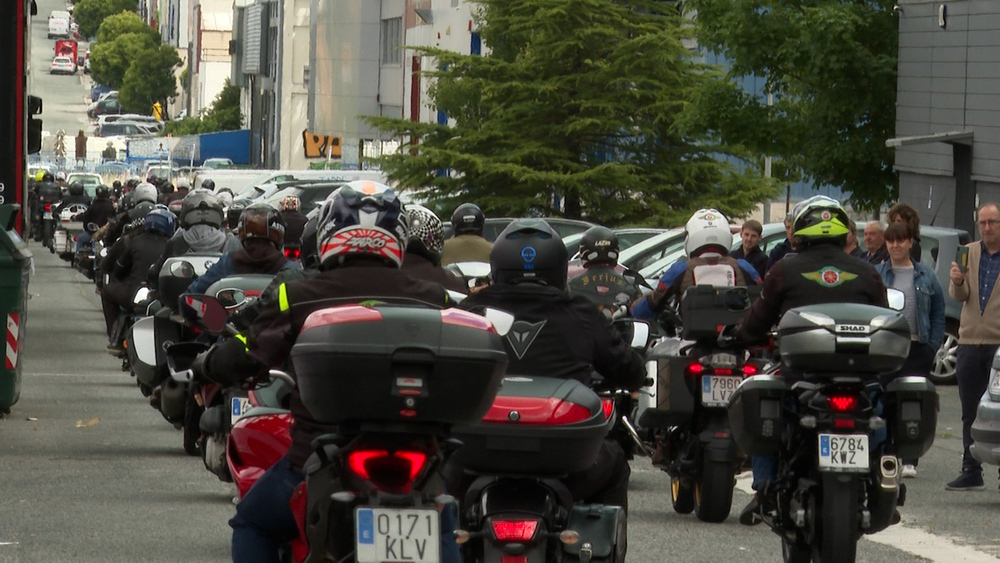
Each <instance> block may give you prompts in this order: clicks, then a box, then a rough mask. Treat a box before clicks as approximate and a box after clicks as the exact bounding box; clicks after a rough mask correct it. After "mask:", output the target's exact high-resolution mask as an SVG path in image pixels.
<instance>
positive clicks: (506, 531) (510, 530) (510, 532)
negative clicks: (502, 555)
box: [490, 520, 538, 542]
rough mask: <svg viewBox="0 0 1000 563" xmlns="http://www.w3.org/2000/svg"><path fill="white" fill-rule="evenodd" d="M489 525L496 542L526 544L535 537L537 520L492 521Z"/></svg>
mask: <svg viewBox="0 0 1000 563" xmlns="http://www.w3.org/2000/svg"><path fill="white" fill-rule="evenodd" d="M490 525H491V526H492V527H493V535H494V536H496V538H497V541H509V542H527V541H531V538H533V537H535V530H537V529H538V520H493V521H492V522H490Z"/></svg>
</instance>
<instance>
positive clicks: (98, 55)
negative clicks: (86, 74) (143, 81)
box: [90, 33, 158, 90]
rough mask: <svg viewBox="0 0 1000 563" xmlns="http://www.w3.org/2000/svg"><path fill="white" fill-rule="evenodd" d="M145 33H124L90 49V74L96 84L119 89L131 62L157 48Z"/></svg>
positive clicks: (155, 43) (155, 42) (154, 42)
mask: <svg viewBox="0 0 1000 563" xmlns="http://www.w3.org/2000/svg"><path fill="white" fill-rule="evenodd" d="M157 44H158V42H157V41H154V40H153V39H152V38H150V36H149V35H148V34H146V33H126V34H124V35H120V36H118V37H116V38H115V39H114V40H112V41H101V42H99V43H97V44H96V45H94V47H93V49H91V51H90V74H91V76H92V77H93V79H94V81H95V82H97V83H98V84H105V85H107V86H110V87H111V88H113V89H115V90H121V88H122V85H123V83H124V80H125V73H126V72H127V71H128V69H129V68H130V67H131V66H132V63H133V62H134V61H136V60H138V59H139V58H141V57H142V56H144V55H145V54H146V53H148V52H152V51H153V50H155V49H156V48H157Z"/></svg>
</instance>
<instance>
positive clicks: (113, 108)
mask: <svg viewBox="0 0 1000 563" xmlns="http://www.w3.org/2000/svg"><path fill="white" fill-rule="evenodd" d="M122 111H123V110H122V105H121V104H120V103H118V100H117V99H115V100H112V99H104V100H98V101H97V102H94V103H93V104H91V107H90V109H88V110H87V116H88V117H90V118H91V119H97V118H98V117H100V116H102V115H107V114H111V113H122ZM99 136H102V137H103V136H106V135H99Z"/></svg>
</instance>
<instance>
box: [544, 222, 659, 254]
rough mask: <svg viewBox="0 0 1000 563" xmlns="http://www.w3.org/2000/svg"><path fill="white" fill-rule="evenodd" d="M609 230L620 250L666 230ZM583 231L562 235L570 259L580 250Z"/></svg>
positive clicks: (621, 228)
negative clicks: (616, 239) (612, 233)
mask: <svg viewBox="0 0 1000 563" xmlns="http://www.w3.org/2000/svg"><path fill="white" fill-rule="evenodd" d="M611 231H612V232H614V233H615V235H617V236H618V251H619V252H621V251H623V250H625V249H626V248H630V247H632V246H633V245H635V244H636V243H639V242H642V241H644V240H646V239H648V238H650V237H653V236H656V235H659V234H663V233H665V232H667V229H658V228H656V227H618V228H614V229H611ZM584 232H586V231H583V232H580V233H574V234H571V235H569V236H566V237H563V244H565V245H566V250H568V251H569V255H570V260H575V259H578V258H579V256H577V254H578V253H579V252H580V239H582V238H583V233H584Z"/></svg>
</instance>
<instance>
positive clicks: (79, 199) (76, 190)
mask: <svg viewBox="0 0 1000 563" xmlns="http://www.w3.org/2000/svg"><path fill="white" fill-rule="evenodd" d="M74 203H82V204H84V205H90V196H88V195H87V190H85V189H84V188H83V184H81V183H79V182H73V183H72V184H70V185H69V194H68V195H66V196H65V197H63V198H62V201H60V202H59V207H56V209H55V214H56V215H59V214H60V213H62V210H63V209H65V208H66V207H69V206H70V205H73V204H74Z"/></svg>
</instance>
